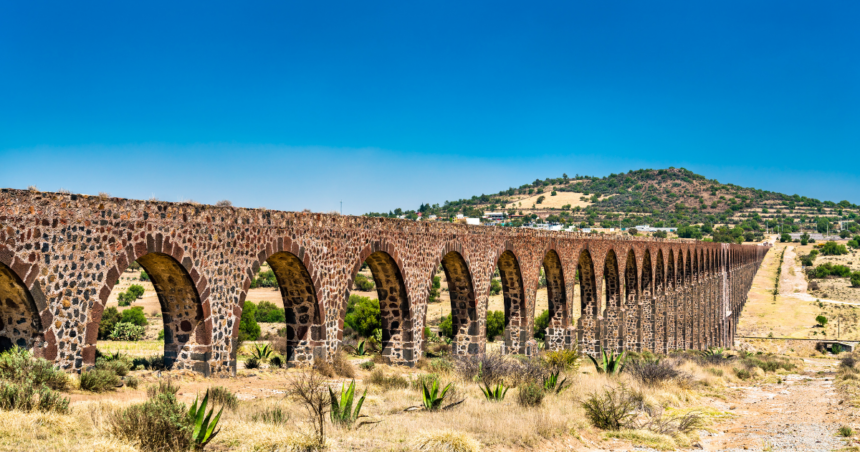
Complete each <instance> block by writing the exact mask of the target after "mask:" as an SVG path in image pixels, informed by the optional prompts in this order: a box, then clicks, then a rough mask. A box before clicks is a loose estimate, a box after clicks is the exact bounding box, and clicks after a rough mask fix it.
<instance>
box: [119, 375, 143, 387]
mask: <svg viewBox="0 0 860 452" xmlns="http://www.w3.org/2000/svg"><path fill="white" fill-rule="evenodd" d="M123 381H124V382H125V385H126V386H128V387H129V388H131V389H137V387H138V386H140V380H139V379H138V378H137V377H135V376H133V375H129V376H127V377H125V380H123Z"/></svg>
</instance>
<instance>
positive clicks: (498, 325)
mask: <svg viewBox="0 0 860 452" xmlns="http://www.w3.org/2000/svg"><path fill="white" fill-rule="evenodd" d="M504 332H505V312H504V311H487V340H489V341H490V342H492V341H494V340H495V339H496V338H497V337H499V336H501V335H502V334H503V333H504Z"/></svg>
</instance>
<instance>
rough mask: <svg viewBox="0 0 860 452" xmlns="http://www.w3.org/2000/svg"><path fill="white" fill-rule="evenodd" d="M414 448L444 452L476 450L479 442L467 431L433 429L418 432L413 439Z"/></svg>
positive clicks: (478, 449)
mask: <svg viewBox="0 0 860 452" xmlns="http://www.w3.org/2000/svg"><path fill="white" fill-rule="evenodd" d="M414 443H415V450H418V451H446V452H478V451H480V450H481V444H480V443H479V442H478V441H476V440H475V439H474V438H472V437H471V436H469V434H468V433H465V432H460V431H456V430H435V431H430V432H421V433H419V434H418V435H417V436H416V437H415V440H414Z"/></svg>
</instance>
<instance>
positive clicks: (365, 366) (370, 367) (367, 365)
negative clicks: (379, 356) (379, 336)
mask: <svg viewBox="0 0 860 452" xmlns="http://www.w3.org/2000/svg"><path fill="white" fill-rule="evenodd" d="M358 367H361V368H362V369H364V370H373V368H374V367H376V364H375V363H374V362H373V361H365V362H363V363H361V364H359V365H358Z"/></svg>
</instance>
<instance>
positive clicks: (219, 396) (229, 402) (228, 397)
mask: <svg viewBox="0 0 860 452" xmlns="http://www.w3.org/2000/svg"><path fill="white" fill-rule="evenodd" d="M209 398H210V399H211V400H212V402H213V403H218V404H221V405H223V406H224V408H227V409H228V410H231V411H232V410H235V409H236V407H238V406H239V399H238V398H236V395H234V394H233V393H232V392H230V390H229V389H227V388H225V387H223V386H215V387H213V388H209Z"/></svg>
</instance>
